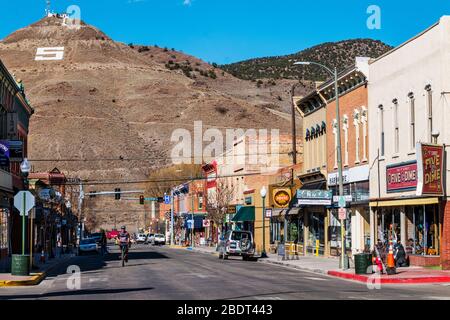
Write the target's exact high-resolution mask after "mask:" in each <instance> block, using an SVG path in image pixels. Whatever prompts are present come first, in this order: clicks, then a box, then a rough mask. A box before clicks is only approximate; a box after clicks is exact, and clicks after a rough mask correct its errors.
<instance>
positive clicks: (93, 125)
mask: <svg viewBox="0 0 450 320" xmlns="http://www.w3.org/2000/svg"><path fill="white" fill-rule="evenodd" d="M51 47H64V57H63V59H62V60H48V61H41V60H39V61H36V59H35V57H36V54H37V50H38V48H51ZM173 56H175V57H173ZM0 59H2V60H3V62H4V63H5V64H6V66H7V67H8V68H9V69H10V70H11V72H13V73H14V74H15V77H16V79H17V80H19V79H21V80H22V81H23V83H24V85H25V90H26V94H27V97H28V99H29V100H30V102H31V104H32V106H33V107H34V108H35V111H36V112H35V114H34V115H33V117H32V119H31V124H30V136H29V138H30V140H29V141H30V143H29V158H30V159H31V160H32V163H33V166H34V170H36V171H38V170H51V169H52V168H53V167H55V166H57V167H58V168H59V169H60V170H62V171H63V172H65V173H66V174H68V175H69V176H72V177H75V176H77V177H81V178H82V179H95V180H104V179H108V180H115V179H120V180H130V179H145V178H146V177H147V176H148V173H149V172H150V171H151V169H152V168H156V167H161V166H164V165H167V164H170V159H168V155H169V154H170V150H171V143H170V137H171V133H172V132H173V130H174V129H176V128H186V129H189V130H192V128H193V123H194V121H202V122H203V125H204V127H205V128H207V127H209V126H214V127H218V128H226V127H231V128H279V129H280V130H281V131H282V132H283V131H288V130H289V125H288V124H287V123H286V119H284V118H283V117H280V116H278V115H275V113H273V112H271V111H270V110H268V108H267V106H271V107H272V108H273V109H279V110H285V109H286V105H288V104H289V102H288V98H287V97H288V96H287V94H286V89H287V88H288V87H289V82H288V81H287V82H286V81H285V82H280V84H278V85H272V87H271V86H267V84H266V85H263V86H261V85H259V88H258V86H257V85H256V84H255V83H252V82H250V81H243V80H239V79H237V78H235V77H233V76H231V75H229V74H228V73H226V72H222V70H220V69H217V68H215V67H214V66H212V65H209V64H207V63H205V62H203V61H200V60H198V59H195V58H194V57H190V56H187V55H184V54H182V53H180V52H176V51H171V50H170V51H169V50H168V49H161V48H156V47H151V48H149V47H147V49H144V47H142V46H130V45H126V44H122V43H118V42H115V41H113V40H112V39H110V38H109V37H108V36H107V35H105V34H104V33H103V32H101V31H100V30H98V29H96V28H94V27H92V26H89V25H86V24H84V23H82V25H81V28H80V29H79V30H77V29H70V28H68V27H66V26H63V25H62V20H61V19H59V18H56V17H50V18H44V19H42V20H40V21H38V22H37V23H35V24H33V25H30V26H28V27H26V28H23V29H20V30H18V31H16V32H14V33H13V34H11V35H10V36H8V37H7V38H5V39H4V40H3V41H1V42H0ZM169 61H171V62H169ZM196 69H197V70H196ZM308 85H309V84H308V83H306V84H305V91H306V89H307V87H308ZM277 114H278V113H277ZM46 159H47V160H50V161H38V160H46ZM61 159H64V160H70V161H55V160H61ZM80 159H83V160H86V159H88V160H86V161H74V160H80ZM120 159H122V160H120ZM33 160H34V161H33ZM116 186H120V185H116ZM141 187H142V186H136V185H122V190H125V189H134V190H135V189H136V188H138V189H142V188H141ZM92 188H95V190H101V189H107V190H112V189H113V188H114V186H113V185H106V186H95V187H91V188H89V189H91V190H92ZM87 201H90V205H89V207H90V208H91V209H92V210H95V208H96V207H97V208H98V206H97V205H93V204H92V203H94V204H95V203H101V202H103V201H99V200H98V199H97V198H95V199H88V200H87ZM132 203H133V204H134V202H132ZM102 206H103V210H104V211H107V210H108V206H107V205H105V204H104V203H103V204H102ZM110 206H111V208H113V207H114V208H117V207H120V206H119V205H117V204H116V203H113V202H111V203H110ZM122 206H125V204H122ZM129 208H130V207H129ZM97 218H98V219H97V220H98V221H99V223H100V224H103V225H105V224H106V225H108V224H110V223H111V220H109V221H107V220H108V219H111V217H109V218H107V217H106V215H105V216H102V215H98V217H97ZM123 222H127V220H124V221H123ZM117 223H121V221H118V222H117ZM137 223H138V222H137Z"/></svg>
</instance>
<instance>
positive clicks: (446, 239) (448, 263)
mask: <svg viewBox="0 0 450 320" xmlns="http://www.w3.org/2000/svg"><path fill="white" fill-rule="evenodd" d="M443 207H444V212H443V218H442V220H443V223H442V234H441V264H442V268H443V269H444V270H450V201H446V202H445V204H444V206H443Z"/></svg>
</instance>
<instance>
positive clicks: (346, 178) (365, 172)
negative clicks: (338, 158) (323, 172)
mask: <svg viewBox="0 0 450 320" xmlns="http://www.w3.org/2000/svg"><path fill="white" fill-rule="evenodd" d="M342 180H343V182H344V184H345V183H352V182H358V181H365V180H369V165H364V166H358V167H354V168H350V169H347V170H344V171H343V172H342ZM338 183H339V176H338V172H332V173H329V174H328V186H335V185H337V184H338Z"/></svg>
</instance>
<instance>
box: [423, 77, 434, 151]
mask: <svg viewBox="0 0 450 320" xmlns="http://www.w3.org/2000/svg"><path fill="white" fill-rule="evenodd" d="M425 90H426V91H427V93H426V97H427V117H428V139H429V140H428V141H429V142H430V143H433V142H434V141H433V93H432V91H431V86H430V85H427V86H426V87H425Z"/></svg>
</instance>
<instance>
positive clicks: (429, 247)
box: [407, 205, 440, 255]
mask: <svg viewBox="0 0 450 320" xmlns="http://www.w3.org/2000/svg"><path fill="white" fill-rule="evenodd" d="M408 220H409V221H408V222H409V223H411V227H412V228H410V230H411V231H412V232H411V233H409V232H408V235H407V236H408V241H407V242H408V243H407V247H408V251H409V252H411V253H412V254H417V255H439V254H440V243H439V237H440V233H439V217H438V208H437V206H435V205H427V206H417V207H410V208H409V212H408Z"/></svg>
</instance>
